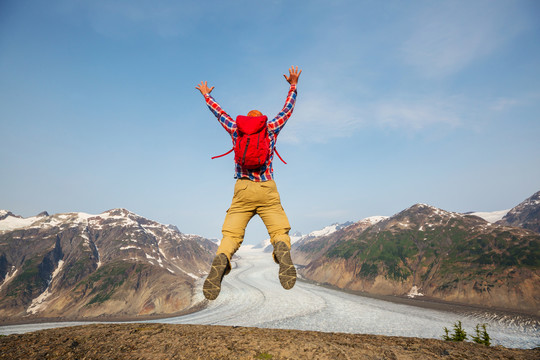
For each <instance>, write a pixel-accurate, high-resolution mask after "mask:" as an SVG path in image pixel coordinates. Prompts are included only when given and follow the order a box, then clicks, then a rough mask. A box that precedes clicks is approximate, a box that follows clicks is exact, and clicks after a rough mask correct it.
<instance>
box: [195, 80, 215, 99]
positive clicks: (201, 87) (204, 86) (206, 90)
mask: <svg viewBox="0 0 540 360" xmlns="http://www.w3.org/2000/svg"><path fill="white" fill-rule="evenodd" d="M195 89H197V90H199V91H200V92H201V94H203V96H204V95H206V94H210V93H211V92H212V90H214V87H213V86H212V87H211V88H208V84H207V82H206V81H201V83H200V84H199V85H197V86H195Z"/></svg>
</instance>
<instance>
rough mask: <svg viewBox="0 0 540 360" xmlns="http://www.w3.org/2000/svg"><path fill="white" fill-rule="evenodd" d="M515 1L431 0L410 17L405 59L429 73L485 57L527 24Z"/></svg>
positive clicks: (445, 71)
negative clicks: (415, 14)
mask: <svg viewBox="0 0 540 360" xmlns="http://www.w3.org/2000/svg"><path fill="white" fill-rule="evenodd" d="M518 5H519V4H517V2H511V1H502V2H501V1H447V2H434V3H432V6H430V7H428V8H425V9H424V10H422V11H421V12H420V13H418V14H417V16H415V17H413V18H412V19H411V27H412V32H411V35H410V37H409V38H408V39H407V40H405V42H404V44H403V47H402V54H403V56H404V60H405V62H406V63H408V64H409V65H412V66H414V67H416V68H417V69H418V70H419V71H420V72H421V73H423V74H424V75H426V76H428V77H439V76H446V75H450V74H453V73H455V72H458V71H460V70H461V69H463V68H465V67H466V66H468V65H469V64H471V63H473V62H474V61H476V60H478V59H480V58H482V57H485V56H487V55H489V54H491V53H492V52H494V51H495V50H496V49H497V48H499V47H500V46H502V45H503V44H505V43H506V42H507V41H508V40H510V39H511V38H513V37H514V36H515V35H517V34H518V33H519V32H520V31H521V30H523V29H524V28H525V27H526V26H527V25H526V23H527V17H526V16H523V14H520V13H519V12H520V11H521V10H519V9H518V8H517V7H518Z"/></svg>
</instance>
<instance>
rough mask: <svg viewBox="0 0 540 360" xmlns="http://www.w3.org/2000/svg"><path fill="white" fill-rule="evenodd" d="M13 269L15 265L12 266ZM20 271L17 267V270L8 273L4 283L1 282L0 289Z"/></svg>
mask: <svg viewBox="0 0 540 360" xmlns="http://www.w3.org/2000/svg"><path fill="white" fill-rule="evenodd" d="M13 269H15V266H12V267H11V271H13ZM18 271H19V269H15V271H13V272H12V273H11V274H9V273H8V274H7V275H6V277H5V278H4V281H3V282H2V284H0V290H2V287H3V286H4V285H6V284H7V283H8V282H10V280H11V279H13V278H14V277H15V275H17V272H18Z"/></svg>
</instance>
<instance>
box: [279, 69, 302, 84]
mask: <svg viewBox="0 0 540 360" xmlns="http://www.w3.org/2000/svg"><path fill="white" fill-rule="evenodd" d="M301 73H302V69H300V71H298V66H297V67H296V70H295V69H294V66H291V68H290V69H289V77H287V75H285V74H283V76H284V77H285V80H287V81H288V82H289V84H291V85H296V84H298V78H299V77H300V74H301Z"/></svg>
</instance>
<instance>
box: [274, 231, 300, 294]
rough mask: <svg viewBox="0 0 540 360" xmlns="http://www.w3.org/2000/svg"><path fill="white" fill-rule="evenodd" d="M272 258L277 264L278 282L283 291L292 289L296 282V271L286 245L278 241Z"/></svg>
mask: <svg viewBox="0 0 540 360" xmlns="http://www.w3.org/2000/svg"><path fill="white" fill-rule="evenodd" d="M274 256H275V259H276V260H277V263H278V264H279V282H280V283H281V286H283V288H284V289H286V290H289V289H292V287H293V286H294V283H295V282H296V269H295V268H294V264H293V262H292V259H291V251H290V249H289V247H288V246H287V244H285V243H284V242H283V241H280V242H278V243H277V244H276V246H275V247H274Z"/></svg>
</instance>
